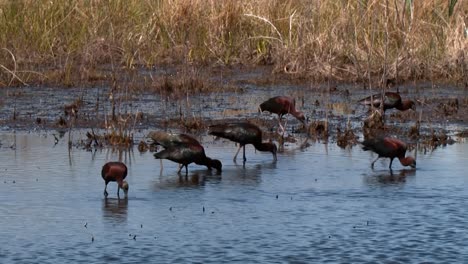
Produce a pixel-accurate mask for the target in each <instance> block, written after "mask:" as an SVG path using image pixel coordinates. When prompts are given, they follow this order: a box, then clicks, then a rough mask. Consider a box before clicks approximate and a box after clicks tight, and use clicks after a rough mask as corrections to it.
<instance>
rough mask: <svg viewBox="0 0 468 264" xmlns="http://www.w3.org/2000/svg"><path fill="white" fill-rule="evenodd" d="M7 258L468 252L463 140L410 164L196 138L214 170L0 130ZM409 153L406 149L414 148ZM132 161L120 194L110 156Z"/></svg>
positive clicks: (127, 259) (209, 258)
mask: <svg viewBox="0 0 468 264" xmlns="http://www.w3.org/2000/svg"><path fill="white" fill-rule="evenodd" d="M0 143H1V146H0V201H1V206H0V215H1V217H0V226H1V229H0V242H1V244H2V246H1V247H0V260H1V263H64V262H65V261H72V262H73V263H104V262H109V261H116V262H117V261H118V262H120V263H145V262H147V263H155V262H163V263H169V262H173V263H183V262H197V263H222V262H234V261H237V262H240V263H252V262H265V263H285V262H286V263H288V262H291V263H317V262H341V263H357V262H360V263H362V262H364V263H365V262H368V263H376V262H380V263H382V262H383V263H394V262H400V263H407V262H418V263H421V262H436V263H441V262H451V263H455V262H458V263H461V262H464V261H466V259H468V253H466V252H467V251H466V241H468V231H467V228H466V227H467V226H468V220H467V217H466V214H465V213H464V211H465V208H467V203H468V202H467V201H468V193H467V188H466V187H467V179H468V174H467V173H466V164H467V163H468V157H467V155H466V153H467V151H468V144H466V143H461V144H454V145H451V146H447V147H444V148H438V149H436V150H435V151H433V152H427V153H425V154H424V153H422V152H421V153H418V155H417V159H418V169H417V170H415V171H414V170H404V169H403V168H402V167H401V165H400V164H399V163H398V162H397V161H396V162H394V171H393V174H390V172H389V170H388V168H387V167H388V162H389V161H388V160H382V161H378V162H377V163H376V166H375V170H371V169H370V163H371V161H372V160H373V159H374V158H375V156H374V155H372V154H371V153H369V152H363V151H361V150H360V148H359V147H354V148H353V149H347V150H343V149H340V148H338V147H337V146H336V145H331V144H330V145H325V144H320V143H314V144H312V145H311V146H310V147H308V148H307V149H304V150H300V149H297V148H296V146H295V145H287V146H286V147H285V151H284V152H283V153H279V155H278V162H276V163H272V157H271V154H265V153H260V152H255V151H254V149H253V148H252V147H248V148H247V159H248V160H247V163H246V165H245V167H244V166H242V164H235V163H234V162H233V161H232V157H233V155H234V153H235V150H236V147H235V146H234V144H232V143H230V142H227V141H222V140H221V141H213V138H211V137H204V138H203V144H204V145H205V146H206V152H207V154H208V155H209V156H212V157H214V158H218V159H220V160H221V161H222V162H223V172H222V173H221V174H220V175H218V174H216V173H215V172H208V171H207V170H206V169H205V168H204V167H200V166H196V165H191V166H189V175H188V176H187V177H180V176H179V175H178V174H177V173H176V172H177V165H176V164H174V163H172V162H170V161H164V162H163V164H164V165H163V166H164V168H163V170H162V173H161V170H160V163H159V161H156V160H154V158H153V156H152V153H149V152H147V153H139V152H137V151H136V150H135V152H130V153H128V152H126V153H122V152H118V151H111V150H108V149H105V150H99V151H96V152H88V151H84V150H80V149H75V148H73V149H72V150H71V152H69V151H68V145H67V144H66V142H65V141H60V142H59V143H58V144H57V145H55V146H54V138H53V137H52V136H51V135H47V134H26V133H17V134H9V133H3V134H0ZM412 154H413V155H414V153H412ZM119 159H121V160H123V161H124V162H126V163H127V165H128V167H129V175H128V178H127V180H128V182H129V184H130V191H129V197H128V199H117V198H116V191H117V189H116V185H115V183H110V184H109V187H108V191H109V194H110V195H109V198H108V199H104V197H103V189H104V182H103V181H102V179H101V177H100V170H101V167H102V165H103V164H104V163H105V162H106V161H110V160H119Z"/></svg>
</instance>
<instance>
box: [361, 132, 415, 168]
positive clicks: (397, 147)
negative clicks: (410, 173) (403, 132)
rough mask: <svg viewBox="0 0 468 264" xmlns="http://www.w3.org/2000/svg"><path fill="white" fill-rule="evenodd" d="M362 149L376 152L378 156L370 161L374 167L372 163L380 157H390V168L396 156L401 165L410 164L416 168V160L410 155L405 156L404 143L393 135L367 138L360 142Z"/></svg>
mask: <svg viewBox="0 0 468 264" xmlns="http://www.w3.org/2000/svg"><path fill="white" fill-rule="evenodd" d="M361 144H362V145H363V147H362V149H363V150H364V151H367V150H370V151H372V152H375V153H377V155H378V157H377V158H376V159H375V160H374V161H373V162H372V163H371V167H372V168H374V163H375V162H376V161H377V160H378V159H380V158H390V165H389V166H388V167H389V168H390V170H391V169H392V163H393V159H395V158H398V160H400V163H401V165H403V166H411V167H412V168H416V160H415V159H414V158H413V157H411V156H406V157H405V155H406V149H407V147H406V143H404V142H403V141H401V140H399V139H396V138H393V137H377V138H369V139H366V140H364V141H363V142H361Z"/></svg>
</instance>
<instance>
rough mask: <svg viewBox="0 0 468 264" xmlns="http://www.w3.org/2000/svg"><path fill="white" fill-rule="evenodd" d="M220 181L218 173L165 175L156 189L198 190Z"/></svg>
mask: <svg viewBox="0 0 468 264" xmlns="http://www.w3.org/2000/svg"><path fill="white" fill-rule="evenodd" d="M219 181H221V174H220V173H218V172H216V171H209V170H208V171H206V170H196V171H192V172H190V173H189V174H188V175H185V174H180V173H178V174H176V175H175V176H168V175H164V177H160V178H159V181H158V182H157V183H155V185H154V189H155V190H160V189H175V188H187V187H189V188H198V187H201V186H204V185H205V183H206V182H210V183H211V184H213V183H218V182H219Z"/></svg>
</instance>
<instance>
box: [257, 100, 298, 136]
mask: <svg viewBox="0 0 468 264" xmlns="http://www.w3.org/2000/svg"><path fill="white" fill-rule="evenodd" d="M259 111H260V112H263V111H268V112H270V113H273V114H277V115H278V123H279V127H280V128H281V130H282V131H283V132H282V133H283V134H284V132H285V126H286V123H285V124H284V127H283V125H281V119H282V118H283V116H284V115H286V114H291V115H292V116H294V117H295V118H297V119H298V120H299V121H301V123H302V124H304V125H306V119H305V116H304V113H302V112H301V111H298V110H297V109H296V100H295V99H294V98H292V97H289V96H275V97H272V98H270V99H268V100H266V101H265V102H263V103H261V104H260V106H259Z"/></svg>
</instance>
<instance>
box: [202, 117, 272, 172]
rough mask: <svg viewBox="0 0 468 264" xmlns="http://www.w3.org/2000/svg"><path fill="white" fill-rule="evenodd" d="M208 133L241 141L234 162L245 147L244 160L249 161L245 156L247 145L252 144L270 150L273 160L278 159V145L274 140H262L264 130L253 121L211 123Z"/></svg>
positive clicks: (257, 147)
mask: <svg viewBox="0 0 468 264" xmlns="http://www.w3.org/2000/svg"><path fill="white" fill-rule="evenodd" d="M208 134H210V135H213V136H216V137H221V138H226V139H229V140H231V141H234V142H236V143H239V148H238V149H237V152H236V154H235V155H234V159H233V160H234V162H235V161H236V159H237V154H239V151H240V149H241V148H243V149H244V155H243V161H244V163H245V162H246V161H247V158H246V157H245V145H248V144H252V145H253V146H254V147H255V149H257V150H259V151H268V152H271V153H272V154H273V160H274V161H276V152H277V147H276V145H275V144H274V143H272V142H262V130H261V129H260V128H259V127H258V126H256V125H254V124H251V123H247V122H238V123H222V124H216V125H211V126H210V127H209V132H208Z"/></svg>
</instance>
